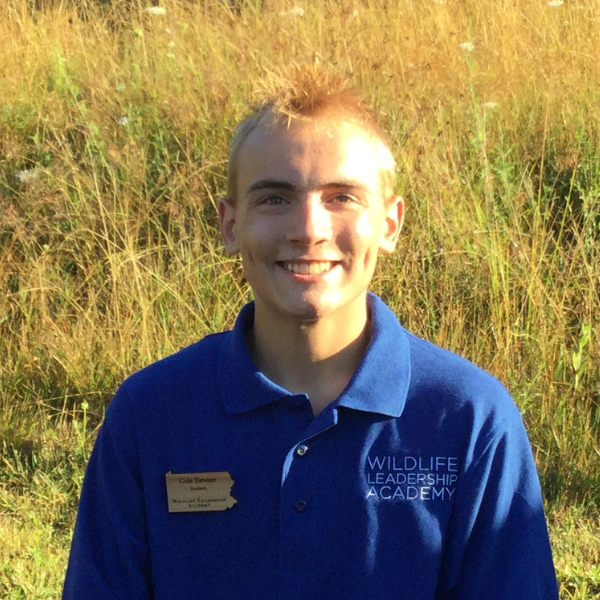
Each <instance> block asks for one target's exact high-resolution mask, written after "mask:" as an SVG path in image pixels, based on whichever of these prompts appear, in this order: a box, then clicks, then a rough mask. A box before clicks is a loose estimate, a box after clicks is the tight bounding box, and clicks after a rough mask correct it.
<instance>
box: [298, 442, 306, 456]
mask: <svg viewBox="0 0 600 600" xmlns="http://www.w3.org/2000/svg"><path fill="white" fill-rule="evenodd" d="M307 452H308V446H305V445H304V444H302V445H300V446H298V447H297V448H296V455H297V456H304V455H305V454H306V453H307Z"/></svg>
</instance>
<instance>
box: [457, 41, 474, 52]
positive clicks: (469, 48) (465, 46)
mask: <svg viewBox="0 0 600 600" xmlns="http://www.w3.org/2000/svg"><path fill="white" fill-rule="evenodd" d="M458 47H459V48H460V49H461V50H464V51H465V52H473V50H475V44H474V43H473V42H462V43H461V44H459V45H458Z"/></svg>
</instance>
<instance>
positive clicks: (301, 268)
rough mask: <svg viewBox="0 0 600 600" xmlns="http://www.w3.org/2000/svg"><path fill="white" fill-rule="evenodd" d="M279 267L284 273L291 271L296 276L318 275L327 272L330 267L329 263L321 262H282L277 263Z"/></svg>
mask: <svg viewBox="0 0 600 600" xmlns="http://www.w3.org/2000/svg"><path fill="white" fill-rule="evenodd" d="M279 264H281V266H282V267H283V268H284V269H286V271H291V272H292V273H297V274H298V275H318V274H320V273H325V272H326V271H329V270H330V269H331V267H332V264H333V263H331V262H330V261H323V262H283V263H279Z"/></svg>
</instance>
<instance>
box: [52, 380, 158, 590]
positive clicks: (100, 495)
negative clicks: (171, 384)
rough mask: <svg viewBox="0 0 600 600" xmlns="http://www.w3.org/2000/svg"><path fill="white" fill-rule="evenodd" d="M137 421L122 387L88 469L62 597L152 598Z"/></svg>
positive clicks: (101, 431) (108, 413)
mask: <svg viewBox="0 0 600 600" xmlns="http://www.w3.org/2000/svg"><path fill="white" fill-rule="evenodd" d="M151 581H152V580H151V569H150V554H149V547H148V532H147V527H146V514H145V506H144V494H143V483H142V475H141V469H140V461H139V454H138V448H137V436H136V432H135V422H134V417H133V411H132V409H131V405H130V401H129V398H128V396H127V394H126V392H125V391H124V390H123V388H121V390H119V392H118V393H117V395H116V396H115V398H114V399H113V401H112V402H111V404H110V405H109V407H108V409H107V412H106V419H105V421H104V423H103V425H102V427H101V429H100V432H99V435H98V438H97V440H96V444H95V446H94V449H93V451H92V454H91V457H90V461H89V464H88V467H87V470H86V474H85V478H84V482H83V487H82V492H81V499H80V502H79V509H78V513H77V521H76V524H75V531H74V534H73V542H72V546H71V554H70V557H69V564H68V568H67V574H66V579H65V585H64V590H63V600H81V599H82V598H85V599H86V600H150V599H151V598H152V597H153V594H152V583H151Z"/></svg>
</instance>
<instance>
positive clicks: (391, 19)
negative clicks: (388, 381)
mask: <svg viewBox="0 0 600 600" xmlns="http://www.w3.org/2000/svg"><path fill="white" fill-rule="evenodd" d="M150 4H151V3H150V2H149V1H148V2H142V0H112V2H109V1H108V0H95V1H91V0H77V1H76V0H37V1H35V0H4V2H3V6H2V19H0V290H1V293H0V597H2V598H7V599H10V600H17V599H22V598H27V599H38V598H39V599H42V598H57V597H58V596H59V591H60V588H61V584H62V577H63V573H64V567H65V562H66V556H67V552H68V544H69V538H70V532H71V528H72V525H73V519H74V515H75V509H76V503H77V497H78V493H79V488H80V484H81V479H82V475H83V468H84V465H85V462H86V459H87V456H88V454H89V450H90V447H91V444H92V442H93V439H94V436H95V433H96V430H97V426H98V424H99V422H100V420H101V418H102V415H103V411H104V408H105V406H106V404H107V402H108V401H109V400H110V398H111V396H112V394H113V392H114V390H115V389H116V386H117V385H118V384H119V382H120V381H121V380H122V379H123V378H124V377H125V376H126V375H127V374H129V373H131V372H132V371H134V370H136V369H138V368H139V367H141V366H143V365H145V364H147V363H149V362H151V361H153V360H155V359H157V358H159V357H161V356H164V355H166V354H168V353H170V352H173V351H175V350H176V349H178V348H180V347H181V346H183V345H186V344H188V343H190V342H192V341H194V340H196V339H198V338H199V337H201V336H203V335H204V334H206V333H207V332H209V331H214V330H219V329H223V328H226V327H228V326H230V325H231V323H232V320H233V318H234V316H235V314H236V312H237V311H238V309H239V307H240V306H241V304H242V303H243V302H244V301H245V300H247V299H248V298H249V290H248V289H247V287H246V285H245V283H244V281H243V279H242V278H241V277H240V267H239V264H238V262H237V261H236V260H232V259H230V258H228V257H226V256H225V255H224V254H223V253H222V251H221V249H220V243H219V242H218V236H217V232H216V213H215V203H216V199H217V198H218V197H219V195H220V194H221V193H223V191H224V190H225V174H226V171H225V161H226V158H227V144H228V141H229V139H230V137H231V133H232V128H233V126H234V124H235V122H236V121H237V120H238V119H239V118H240V117H242V116H243V115H244V114H245V113H246V111H247V110H248V106H247V104H246V103H245V101H244V98H247V97H248V94H249V92H250V90H251V89H252V81H253V80H254V79H255V78H256V77H259V76H260V75H261V74H262V73H263V72H264V69H265V68H275V67H277V66H279V65H282V64H285V63H288V62H289V61H291V60H296V61H319V62H322V63H326V64H330V65H332V66H334V67H335V68H337V69H338V70H340V71H341V72H344V73H347V74H348V76H349V77H351V78H352V80H353V81H355V82H356V84H357V86H359V87H360V88H361V89H362V90H364V92H365V95H366V96H367V97H368V98H369V99H370V101H371V102H372V104H374V106H375V107H376V108H377V110H379V111H380V112H381V113H382V115H383V121H384V124H385V126H386V127H387V129H388V130H389V131H390V132H391V137H392V144H393V150H394V152H395V154H396V156H397V158H398V163H399V173H398V181H397V184H398V189H399V190H400V191H401V192H402V193H403V194H404V195H405V197H406V199H407V204H408V207H409V210H408V214H407V223H406V230H405V233H404V235H403V237H402V240H401V244H400V247H399V249H398V251H397V252H396V254H395V256H393V257H390V258H386V259H385V260H384V261H383V262H382V264H381V268H380V269H379V271H378V273H377V277H376V280H375V282H374V285H373V289H374V291H376V292H378V293H379V294H381V295H382V296H383V297H384V298H385V299H386V301H387V302H388V303H389V304H390V305H391V306H392V307H393V308H394V310H395V311H396V312H397V314H398V315H399V317H400V319H401V321H402V322H403V323H404V324H405V325H406V326H407V327H408V328H409V329H411V330H412V331H414V332H415V333H417V334H419V335H421V336H423V337H425V338H427V339H430V340H432V341H434V342H436V343H438V344H440V345H442V346H444V347H447V348H450V349H452V350H455V351H457V352H458V353H460V354H462V355H464V356H467V357H468V358H470V359H472V360H473V361H474V362H476V363H478V364H479V365H481V366H483V367H484V368H486V369H488V370H490V371H491V372H492V373H494V374H495V375H496V376H497V377H498V378H499V379H501V380H502V381H503V382H504V383H505V384H506V385H507V386H508V387H509V389H510V390H511V392H512V393H513V396H514V398H515V400H516V402H517V403H518V404H519V407H520V408H521V411H522V413H523V415H524V419H525V421H526V424H527V427H528V430H529V433H530V438H531V442H532V444H533V447H534V452H535V455H536V460H537V464H538V468H539V472H540V477H541V480H542V486H543V490H544V494H545V498H546V501H547V510H548V515H549V522H550V528H551V535H552V540H553V545H554V551H555V558H556V564H557V570H558V575H559V580H560V585H561V596H562V598H563V599H573V600H583V599H589V598H600V567H599V566H598V565H599V564H600V533H599V530H600V445H599V438H600V370H599V369H598V364H599V363H598V361H599V358H600V342H599V341H598V336H597V332H598V330H599V321H600V310H599V309H600V260H599V259H600V256H599V253H600V250H599V242H600V239H599V238H600V97H599V96H600V1H599V0H565V2H564V3H563V4H560V2H552V1H551V2H547V1H546V0H511V1H510V2H509V1H508V0H472V1H467V0H414V1H412V0H394V2H385V1H384V0H360V1H359V0H318V1H307V0H305V1H302V0H298V1H297V2H288V1H287V0H264V1H263V2H259V1H258V0H257V1H256V2H241V3H240V4H238V5H237V6H233V7H232V6H231V5H230V4H229V3H228V2H226V1H225V0H222V1H217V0H212V1H210V0H196V2H193V1H192V0H160V7H159V8H164V9H165V10H164V14H152V11H147V10H146V9H147V8H148V7H149V6H150ZM155 12H156V11H155ZM158 12H162V11H158Z"/></svg>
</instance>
